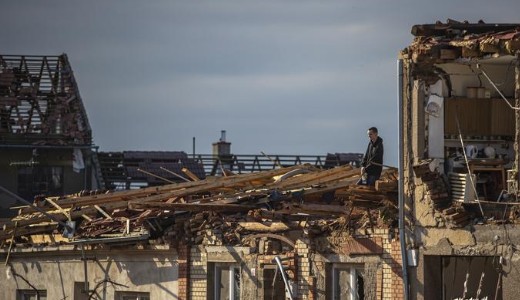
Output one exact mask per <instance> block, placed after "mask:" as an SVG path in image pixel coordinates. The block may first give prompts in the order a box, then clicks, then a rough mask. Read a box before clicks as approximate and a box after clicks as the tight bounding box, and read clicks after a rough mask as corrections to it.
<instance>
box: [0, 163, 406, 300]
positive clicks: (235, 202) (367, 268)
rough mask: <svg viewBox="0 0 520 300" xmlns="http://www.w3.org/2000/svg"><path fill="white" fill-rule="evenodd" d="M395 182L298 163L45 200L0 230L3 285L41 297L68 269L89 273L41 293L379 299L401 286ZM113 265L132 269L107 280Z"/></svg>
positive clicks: (349, 169) (391, 172)
mask: <svg viewBox="0 0 520 300" xmlns="http://www.w3.org/2000/svg"><path fill="white" fill-rule="evenodd" d="M396 176H397V173H396V170H395V169H388V170H385V171H384V174H383V176H382V178H381V179H380V180H379V181H377V184H376V186H375V187H368V186H362V185H357V182H358V181H359V179H360V171H359V169H358V168H355V167H353V166H350V165H344V166H341V167H336V168H332V169H327V170H324V169H320V168H317V167H315V166H311V165H299V166H293V167H288V168H277V169H274V170H270V171H263V172H254V173H249V174H229V175H227V176H219V177H208V178H205V179H200V180H199V179H197V178H196V177H193V178H191V179H190V181H187V182H184V183H175V184H167V185H162V186H155V187H147V188H143V189H138V190H130V191H118V192H110V193H103V194H92V195H68V196H65V197H56V198H51V197H48V198H45V199H41V201H39V202H38V203H36V204H35V205H37V206H38V208H39V209H40V210H41V212H40V211H35V208H34V206H23V207H18V208H17V209H18V210H19V214H18V216H17V217H15V218H12V219H10V220H7V221H5V222H4V223H3V224H2V225H3V231H2V233H1V235H0V241H1V243H2V245H3V249H5V251H4V252H3V253H4V255H3V258H5V259H6V261H7V265H8V268H9V271H8V272H11V274H15V275H13V276H14V277H15V278H14V279H15V280H11V281H9V280H7V279H6V278H3V280H4V279H5V280H7V281H6V282H8V285H9V286H11V284H14V283H15V282H18V283H19V284H20V282H21V280H23V281H25V280H26V281H27V282H30V283H31V284H32V285H34V286H37V287H38V288H36V290H39V289H40V288H42V285H44V283H45V280H50V279H49V278H48V276H50V274H49V273H50V272H51V271H49V270H53V271H52V272H60V274H69V272H72V270H71V269H69V268H68V267H67V266H71V268H76V269H81V265H82V264H84V265H85V271H84V274H71V280H72V278H73V281H74V282H65V283H61V286H62V288H66V289H67V291H70V292H63V291H62V288H51V287H46V288H45V289H44V288H42V289H41V292H42V294H43V293H45V295H47V296H48V297H50V295H51V294H52V295H53V297H58V296H59V297H65V296H67V295H71V293H75V294H76V293H77V294H78V295H80V294H82V292H81V291H82V290H83V291H84V293H83V294H86V295H88V297H90V299H103V298H102V297H101V295H102V294H103V293H109V294H112V295H115V296H117V295H127V294H128V295H131V294H132V293H134V294H136V295H141V296H143V297H144V298H146V297H148V298H152V297H153V298H160V299H177V298H178V299H202V298H204V299H206V298H207V297H209V298H213V297H215V293H219V294H220V296H221V297H227V296H230V295H240V299H259V298H265V299H271V298H273V297H274V298H276V299H283V298H285V290H286V287H289V288H290V295H291V296H292V297H293V299H304V298H307V297H311V296H312V295H314V296H315V297H316V298H324V297H326V296H327V295H328V296H333V295H342V294H343V296H345V297H346V296H349V295H358V294H360V295H364V297H366V298H365V299H382V297H383V282H387V283H388V284H389V283H390V282H392V281H395V282H399V280H400V279H399V278H398V274H397V273H398V270H400V265H399V262H398V261H399V260H400V258H399V255H398V253H399V251H396V250H394V249H395V248H396V247H398V242H397V241H396V239H395V236H396V233H395V225H396V222H395V221H396V220H395V216H396V199H397V198H396V197H397V195H396V188H397V177H396ZM110 250H117V252H110ZM35 251H37V255H36V257H37V258H38V259H39V260H40V261H39V262H38V264H39V265H42V264H43V265H45V268H44V269H46V270H45V271H41V272H31V271H26V270H24V268H23V267H22V265H23V263H24V261H27V260H29V261H32V260H33V259H36V258H35V254H36V253H35ZM64 255H65V257H64ZM129 255H133V256H135V259H132V258H129ZM57 257H61V258H59V259H58V258H57ZM56 260H57V261H59V262H60V263H61V264H64V266H62V267H61V268H62V269H61V270H57V269H56V266H55V265H53V264H52V263H50V262H51V261H56ZM89 260H91V261H89ZM135 260H138V261H140V264H139V265H138V264H136V262H135ZM94 261H97V263H98V264H99V266H100V267H97V268H96V267H95V264H94ZM110 261H113V262H114V263H115V266H116V267H117V268H119V269H120V268H125V269H128V272H122V273H121V272H120V273H119V274H117V275H114V274H113V270H112V268H111V267H110V263H109V262H110ZM158 261H162V263H159V264H158V263H157V262H158ZM278 263H279V264H280V268H279V267H278V265H277V264H278ZM146 268H149V269H150V270H152V271H151V272H153V273H154V274H149V276H150V278H148V279H146V280H145V282H142V281H143V280H144V278H141V279H138V275H136V274H135V272H136V271H138V270H144V269H146ZM87 270H90V272H92V273H88V272H89V271H87ZM116 270H117V269H116ZM164 272H171V273H172V274H176V275H171V276H173V277H171V276H170V277H168V276H166V275H164V274H165V273H164ZM280 272H281V273H280ZM395 272H397V273H395ZM4 273H5V272H4ZM282 273H283V276H281V274H282ZM88 274H95V275H91V276H90V277H89V275H88ZM161 274H162V275H161ZM334 274H335V275H334ZM83 275H84V276H85V277H83ZM0 276H3V275H0ZM100 276H101V277H100ZM161 276H164V277H161ZM334 276H340V277H341V278H347V277H349V276H354V278H355V280H354V281H351V283H350V288H349V289H348V290H343V288H344V282H343V281H342V279H341V280H340V279H339V278H338V277H335V278H336V279H333V278H334ZM345 276H346V277H345ZM96 278H97V279H96ZM168 278H169V279H168ZM174 278H177V279H176V280H175V279H174ZM224 278H226V279H225V280H224ZM282 278H283V279H285V280H287V283H288V284H287V285H286V284H284V282H283V280H282ZM273 280H274V281H273ZM289 283H290V284H289ZM156 284H162V285H164V287H165V288H164V289H158V288H156V287H155V285H156ZM58 286H59V284H58ZM221 286H223V288H220V287H221ZM125 287H126V288H125ZM8 290H9V289H6V291H8ZM28 290H30V288H29V289H28ZM129 290H130V291H129ZM4 293H6V294H5V295H3V296H6V297H7V296H8V294H7V293H8V292H4ZM274 295H276V296H274ZM288 295H289V294H288ZM328 296H327V297H328ZM85 297H86V296H85ZM400 297H401V296H400V295H399V294H398V293H395V294H394V297H393V298H395V299H399V298H400Z"/></svg>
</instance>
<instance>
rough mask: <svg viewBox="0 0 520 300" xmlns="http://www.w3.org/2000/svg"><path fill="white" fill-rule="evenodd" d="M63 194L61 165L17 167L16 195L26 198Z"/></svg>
mask: <svg viewBox="0 0 520 300" xmlns="http://www.w3.org/2000/svg"><path fill="white" fill-rule="evenodd" d="M39 194H44V195H46V196H60V195H63V167H24V168H20V169H18V195H20V196H21V197H22V198H24V199H27V200H32V199H33V198H34V196H36V195H39Z"/></svg>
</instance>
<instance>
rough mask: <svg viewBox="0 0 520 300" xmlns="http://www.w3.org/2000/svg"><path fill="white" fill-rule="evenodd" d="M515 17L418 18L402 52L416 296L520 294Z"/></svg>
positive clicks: (519, 93)
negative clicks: (499, 20) (502, 20)
mask: <svg viewBox="0 0 520 300" xmlns="http://www.w3.org/2000/svg"><path fill="white" fill-rule="evenodd" d="M518 30H519V24H485V23H483V22H479V23H476V24H470V23H467V22H465V23H460V22H456V21H453V20H449V21H448V22H447V23H441V22H438V23H436V24H427V25H415V26H414V27H413V28H412V34H413V35H414V36H415V39H414V41H413V42H412V43H411V45H410V46H408V47H407V48H405V49H404V50H403V51H401V53H400V58H399V62H400V63H399V67H400V68H399V71H400V72H399V78H400V91H401V93H400V105H401V106H400V116H401V122H400V125H401V128H400V133H401V136H402V137H403V138H402V144H401V148H400V150H401V154H400V159H401V161H402V167H403V175H404V182H403V185H404V192H405V193H404V195H405V205H406V207H405V208H406V228H407V230H406V250H407V253H408V255H407V257H405V258H406V261H405V265H406V266H407V267H406V268H405V269H406V271H407V273H408V274H407V275H408V278H409V280H408V285H409V288H410V295H411V296H412V297H411V298H412V299H415V298H417V299H517V298H518V294H519V293H520V291H519V287H518V284H517V282H518V280H519V279H520V273H519V272H518V259H519V258H520V256H519V254H518V252H517V251H516V249H517V247H518V239H516V236H517V235H518V234H519V233H520V230H519V229H520V228H519V227H518V226H516V224H517V222H518V221H517V216H518V208H520V206H519V202H518V141H519V126H520V122H519V120H520V118H519V107H520V98H519V97H520V61H519V59H518V58H519V57H520V55H519V53H520V52H519V51H520V31H518Z"/></svg>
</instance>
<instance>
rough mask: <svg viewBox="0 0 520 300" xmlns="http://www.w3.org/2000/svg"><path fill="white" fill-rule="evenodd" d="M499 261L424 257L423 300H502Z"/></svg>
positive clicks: (456, 257)
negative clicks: (424, 283)
mask: <svg viewBox="0 0 520 300" xmlns="http://www.w3.org/2000/svg"><path fill="white" fill-rule="evenodd" d="M499 260H500V258H499V257H496V256H425V269H424V282H427V283H428V284H427V285H425V289H424V295H425V298H424V299H426V300H427V299H432V300H433V299H445V300H448V299H450V300H451V299H457V300H466V299H478V300H483V299H497V300H501V299H502V278H501V275H500V274H501V271H502V268H501V264H500V262H499Z"/></svg>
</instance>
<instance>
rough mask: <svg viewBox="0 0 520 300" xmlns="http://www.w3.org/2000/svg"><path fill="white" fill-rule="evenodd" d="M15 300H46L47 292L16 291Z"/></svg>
mask: <svg viewBox="0 0 520 300" xmlns="http://www.w3.org/2000/svg"><path fill="white" fill-rule="evenodd" d="M16 300H47V291H46V290H38V291H35V290H17V291H16Z"/></svg>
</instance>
